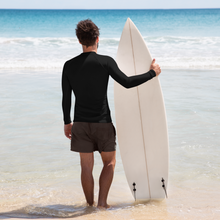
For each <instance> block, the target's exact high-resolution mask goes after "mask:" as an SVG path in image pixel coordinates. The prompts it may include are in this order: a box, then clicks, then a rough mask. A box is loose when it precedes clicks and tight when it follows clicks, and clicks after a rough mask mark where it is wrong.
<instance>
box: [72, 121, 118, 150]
mask: <svg viewBox="0 0 220 220" xmlns="http://www.w3.org/2000/svg"><path fill="white" fill-rule="evenodd" d="M115 150H116V131H115V127H114V125H113V123H112V122H110V123H94V122H92V123H90V122H73V126H72V130H71V151H76V152H81V153H91V152H94V151H99V153H101V152H102V151H103V152H111V151H115Z"/></svg>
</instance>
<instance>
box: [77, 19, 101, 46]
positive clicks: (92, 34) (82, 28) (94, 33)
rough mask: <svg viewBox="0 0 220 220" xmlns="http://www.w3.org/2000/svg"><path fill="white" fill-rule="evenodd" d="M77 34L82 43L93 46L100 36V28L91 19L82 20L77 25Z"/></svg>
mask: <svg viewBox="0 0 220 220" xmlns="http://www.w3.org/2000/svg"><path fill="white" fill-rule="evenodd" d="M76 36H77V38H78V40H79V42H80V43H81V44H82V45H85V46H86V47H89V46H93V45H94V44H95V43H96V40H97V37H99V28H98V27H97V26H96V25H95V24H94V23H93V22H92V21H91V20H90V19H86V20H83V21H80V22H79V23H78V24H77V26H76Z"/></svg>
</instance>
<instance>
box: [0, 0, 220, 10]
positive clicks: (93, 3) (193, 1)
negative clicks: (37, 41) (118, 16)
mask: <svg viewBox="0 0 220 220" xmlns="http://www.w3.org/2000/svg"><path fill="white" fill-rule="evenodd" d="M0 8H14V9H169V8H220V0H109V1H106V0H0Z"/></svg>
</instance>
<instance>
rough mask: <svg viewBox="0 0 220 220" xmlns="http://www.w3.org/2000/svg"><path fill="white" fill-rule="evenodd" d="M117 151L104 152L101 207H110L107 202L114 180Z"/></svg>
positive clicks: (100, 187)
mask: <svg viewBox="0 0 220 220" xmlns="http://www.w3.org/2000/svg"><path fill="white" fill-rule="evenodd" d="M115 155H116V151H112V152H102V153H101V156H102V161H103V169H102V172H101V175H100V178H99V199H98V207H99V208H109V205H108V204H107V196H108V192H109V189H110V186H111V183H112V180H113V175H114V168H115V163H116V159H115Z"/></svg>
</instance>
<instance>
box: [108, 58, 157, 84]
mask: <svg viewBox="0 0 220 220" xmlns="http://www.w3.org/2000/svg"><path fill="white" fill-rule="evenodd" d="M108 71H109V74H110V75H111V77H112V78H113V79H114V80H115V81H117V82H118V83H119V84H121V85H122V86H124V87H125V88H132V87H135V86H138V85H140V84H142V83H144V82H146V81H148V80H150V79H152V78H153V77H155V76H156V73H155V71H154V70H150V71H148V72H146V73H143V74H139V75H134V76H127V75H125V74H124V73H123V72H122V71H121V70H120V69H119V68H118V65H117V63H116V62H115V60H114V59H113V58H110V59H109V61H108Z"/></svg>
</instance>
